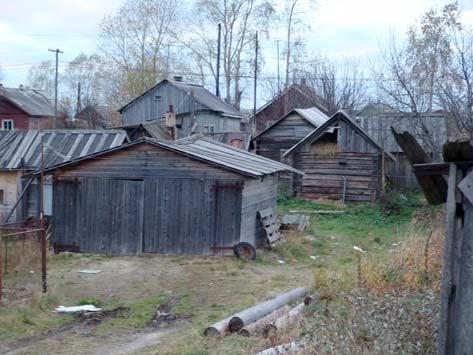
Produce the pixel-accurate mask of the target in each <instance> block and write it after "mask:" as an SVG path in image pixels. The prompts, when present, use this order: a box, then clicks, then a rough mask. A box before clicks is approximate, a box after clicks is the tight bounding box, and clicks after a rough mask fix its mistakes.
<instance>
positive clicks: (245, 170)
mask: <svg viewBox="0 0 473 355" xmlns="http://www.w3.org/2000/svg"><path fill="white" fill-rule="evenodd" d="M143 143H148V144H151V145H154V146H157V147H161V148H164V149H168V150H171V151H173V152H176V153H180V154H182V155H185V156H188V157H190V158H194V159H197V160H200V161H203V162H206V163H210V164H212V165H216V166H219V167H221V168H224V169H226V170H231V171H234V172H236V173H239V174H242V175H247V176H251V177H255V178H256V177H262V176H265V175H268V174H273V173H276V172H279V171H292V172H295V173H298V174H301V175H303V173H302V172H301V171H299V170H297V169H294V168H292V167H290V166H288V165H285V164H282V163H279V162H277V161H274V160H271V159H268V158H264V157H262V156H259V155H256V154H254V153H250V152H247V151H245V150H242V149H239V148H235V147H232V146H229V145H226V144H224V143H220V142H217V141H215V140H213V139H211V138H207V137H204V136H202V135H200V134H196V135H193V136H191V137H187V138H182V139H179V140H177V141H164V140H157V139H151V138H143V139H141V140H137V141H134V142H131V143H128V144H124V145H122V146H120V147H117V148H112V149H109V150H108V151H102V152H99V153H96V154H91V155H89V156H86V157H83V158H78V159H74V160H71V161H70V162H67V163H63V164H58V165H55V166H52V167H50V168H49V169H47V170H46V172H49V171H52V170H54V169H57V168H63V167H65V166H69V165H75V164H78V163H80V162H83V161H85V160H90V159H94V158H95V157H97V156H101V155H103V154H107V153H110V152H113V151H117V150H122V149H127V148H128V147H130V146H133V145H136V144H143Z"/></svg>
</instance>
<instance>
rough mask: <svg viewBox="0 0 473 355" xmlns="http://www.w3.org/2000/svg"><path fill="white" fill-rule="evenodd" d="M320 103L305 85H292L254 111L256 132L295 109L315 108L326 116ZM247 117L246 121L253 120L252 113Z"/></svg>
mask: <svg viewBox="0 0 473 355" xmlns="http://www.w3.org/2000/svg"><path fill="white" fill-rule="evenodd" d="M320 102H321V100H320V98H319V97H318V96H317V95H316V94H315V92H314V89H312V88H311V87H309V86H307V85H305V84H292V85H290V86H288V87H287V88H286V89H285V90H283V91H281V92H280V93H278V94H277V95H276V96H275V97H274V98H273V99H272V100H270V101H268V102H267V103H266V104H264V105H263V106H261V107H260V108H259V109H258V110H256V131H257V132H261V131H263V130H264V129H266V128H267V127H269V126H271V125H272V124H273V123H274V122H276V121H277V120H279V119H280V118H281V117H283V116H284V115H286V114H287V113H289V112H291V111H292V110H294V109H295V108H301V109H304V108H309V107H316V108H317V109H318V110H319V111H321V112H323V113H324V114H327V110H326V109H325V108H324V107H323V106H322V105H321V104H320ZM247 117H248V120H251V119H253V113H249V115H248V116H247Z"/></svg>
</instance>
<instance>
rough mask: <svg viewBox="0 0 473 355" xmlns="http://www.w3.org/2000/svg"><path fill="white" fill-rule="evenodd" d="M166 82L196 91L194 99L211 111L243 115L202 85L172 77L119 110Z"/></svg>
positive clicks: (182, 88)
mask: <svg viewBox="0 0 473 355" xmlns="http://www.w3.org/2000/svg"><path fill="white" fill-rule="evenodd" d="M165 83H169V84H171V85H173V86H175V87H177V88H178V89H180V90H182V91H185V92H186V93H187V94H189V95H190V94H191V91H192V90H193V91H194V100H195V101H196V102H198V103H199V104H201V105H202V106H205V107H206V108H207V109H208V110H211V111H216V112H220V113H222V114H224V115H225V116H229V117H235V118H241V117H243V115H242V114H241V112H240V111H238V110H237V109H236V108H235V107H234V106H232V105H231V104H229V103H227V102H225V101H223V100H222V99H220V98H218V97H217V96H215V95H213V94H212V93H211V92H210V91H208V90H207V89H206V88H204V87H203V86H200V85H194V84H187V83H183V82H180V81H175V80H170V79H164V80H162V81H160V82H159V83H157V84H156V85H155V86H153V87H152V88H150V89H148V90H146V91H145V92H144V93H142V94H141V95H140V96H138V97H136V98H135V99H133V100H132V101H130V102H129V103H127V104H126V105H125V106H123V107H122V108H120V109H119V110H118V111H119V112H120V113H121V112H122V111H123V110H125V109H126V108H127V107H128V106H130V105H131V104H132V103H134V102H136V101H137V100H139V99H140V98H141V97H142V96H144V95H146V94H147V93H148V92H149V91H151V90H154V89H155V88H156V87H158V86H160V85H163V84H165Z"/></svg>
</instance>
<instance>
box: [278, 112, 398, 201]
mask: <svg viewBox="0 0 473 355" xmlns="http://www.w3.org/2000/svg"><path fill="white" fill-rule="evenodd" d="M382 152H383V150H382V148H381V146H380V145H379V144H378V143H376V142H375V141H374V140H373V139H372V138H371V137H370V136H369V135H368V134H366V132H365V131H364V130H363V129H361V127H360V126H359V125H358V124H357V123H355V122H354V121H353V120H351V119H350V118H349V117H348V115H347V114H346V113H345V112H343V111H338V112H337V113H336V114H335V115H333V116H332V117H331V118H330V119H329V120H328V121H327V122H325V123H324V124H323V125H321V126H320V127H319V128H317V129H315V130H314V131H313V132H312V133H311V134H309V135H308V136H306V137H305V138H304V139H302V140H301V141H300V142H299V143H297V144H296V145H295V146H293V147H292V148H291V149H290V150H288V151H287V152H286V153H285V154H284V157H285V158H286V161H287V162H288V163H289V164H290V165H292V166H293V167H294V168H296V169H298V170H301V171H303V172H304V173H305V175H304V176H303V177H302V176H294V179H293V181H292V186H293V192H294V193H295V194H296V195H298V196H302V197H307V198H314V199H317V198H327V199H336V200H338V199H340V200H346V201H373V200H374V199H375V198H376V197H377V195H378V193H379V191H380V188H381V176H382V172H381V169H382V167H381V165H382V159H381V157H382ZM385 157H387V159H391V160H392V159H393V157H392V156H391V155H390V154H385Z"/></svg>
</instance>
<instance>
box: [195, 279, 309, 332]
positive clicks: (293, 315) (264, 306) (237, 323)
mask: <svg viewBox="0 0 473 355" xmlns="http://www.w3.org/2000/svg"><path fill="white" fill-rule="evenodd" d="M305 293H306V289H305V288H304V287H298V288H295V289H293V290H291V291H289V292H286V293H282V294H280V295H278V296H277V297H275V298H273V299H270V300H267V301H264V302H261V303H258V304H257V305H255V306H253V307H250V308H248V309H245V310H244V311H241V312H238V313H236V314H234V315H232V316H229V317H227V318H225V319H223V320H221V321H219V322H216V323H214V324H212V325H210V326H209V327H207V328H206V329H205V332H204V334H205V335H206V336H219V335H220V336H224V335H226V334H228V333H230V332H238V333H239V334H242V335H247V336H249V335H256V336H265V337H267V336H268V335H269V334H274V333H275V332H278V331H280V330H283V329H287V327H288V326H289V325H291V324H294V321H295V320H296V319H297V318H298V317H300V316H301V314H302V312H303V309H304V305H307V304H309V303H310V302H311V301H312V298H311V297H308V296H307V297H305V298H304V302H303V303H300V304H298V305H297V306H296V307H294V308H291V307H289V306H288V303H290V302H292V301H294V300H296V299H300V298H302V297H304V295H305Z"/></svg>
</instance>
